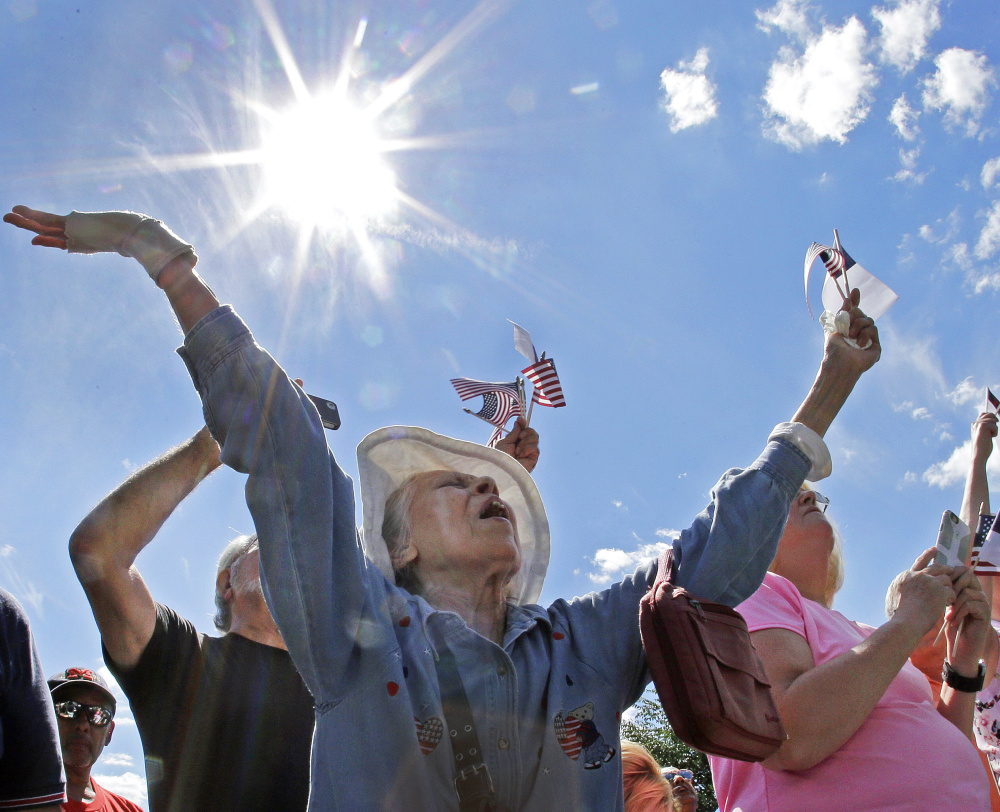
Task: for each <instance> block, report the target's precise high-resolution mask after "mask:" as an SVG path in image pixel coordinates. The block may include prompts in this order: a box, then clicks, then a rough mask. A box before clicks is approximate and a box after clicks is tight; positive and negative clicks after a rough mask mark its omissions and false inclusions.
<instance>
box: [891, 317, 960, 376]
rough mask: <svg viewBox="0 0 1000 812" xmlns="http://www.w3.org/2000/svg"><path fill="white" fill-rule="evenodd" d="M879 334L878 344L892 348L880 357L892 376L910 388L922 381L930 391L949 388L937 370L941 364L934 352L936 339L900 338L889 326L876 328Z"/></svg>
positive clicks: (926, 336)
mask: <svg viewBox="0 0 1000 812" xmlns="http://www.w3.org/2000/svg"><path fill="white" fill-rule="evenodd" d="M879 332H880V333H881V334H882V344H883V345H884V346H886V347H892V352H891V353H889V354H888V355H886V356H885V357H884V358H883V362H884V363H886V364H888V368H889V370H892V371H893V373H894V374H898V375H902V376H905V377H904V378H902V379H901V380H903V379H905V380H906V381H907V382H908V386H909V387H910V388H912V387H913V385H915V384H916V383H917V382H918V381H919V380H922V381H923V382H924V383H925V384H926V386H928V387H929V388H930V389H931V391H933V392H945V391H947V390H948V388H949V384H948V382H947V381H946V380H945V377H944V373H943V372H942V371H941V361H940V359H939V358H938V354H937V352H936V350H935V343H936V339H935V338H934V337H933V336H928V335H926V334H923V335H904V334H903V333H900V332H899V330H898V329H894V328H893V326H892V325H891V324H889V323H887V324H886V325H885V329H884V330H883V329H882V328H879Z"/></svg>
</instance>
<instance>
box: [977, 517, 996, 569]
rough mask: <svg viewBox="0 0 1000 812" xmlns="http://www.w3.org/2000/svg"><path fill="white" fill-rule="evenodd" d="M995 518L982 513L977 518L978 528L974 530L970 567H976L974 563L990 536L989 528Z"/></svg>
mask: <svg viewBox="0 0 1000 812" xmlns="http://www.w3.org/2000/svg"><path fill="white" fill-rule="evenodd" d="M995 518H996V517H995V516H994V515H993V514H992V513H983V514H982V515H981V516H980V517H979V527H977V528H976V535H975V538H973V540H972V566H973V567H975V566H976V562H977V561H978V560H979V551H980V550H981V549H982V548H983V545H984V544H985V543H986V537H987V536H988V535H989V534H990V528H991V527H993V520H994V519H995Z"/></svg>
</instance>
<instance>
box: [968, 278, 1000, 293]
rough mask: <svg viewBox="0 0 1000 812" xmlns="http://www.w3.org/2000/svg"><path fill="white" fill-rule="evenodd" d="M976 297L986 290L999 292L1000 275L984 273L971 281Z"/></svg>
mask: <svg viewBox="0 0 1000 812" xmlns="http://www.w3.org/2000/svg"><path fill="white" fill-rule="evenodd" d="M971 282H972V292H973V293H975V294H976V295H978V294H980V293H983V292H984V291H987V290H1000V273H986V274H983V275H982V276H979V277H976V278H974V279H972V280H971Z"/></svg>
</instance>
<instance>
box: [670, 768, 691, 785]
mask: <svg viewBox="0 0 1000 812" xmlns="http://www.w3.org/2000/svg"><path fill="white" fill-rule="evenodd" d="M678 775H679V776H680V777H681V778H686V779H687V780H688V781H691V780H692V779H693V778H694V773H693V772H691V770H664V771H663V777H664V778H666V779H667V780H668V781H670V782H673V780H674V778H676V777H677V776H678Z"/></svg>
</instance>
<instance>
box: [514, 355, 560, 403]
mask: <svg viewBox="0 0 1000 812" xmlns="http://www.w3.org/2000/svg"><path fill="white" fill-rule="evenodd" d="M521 374H522V375H524V377H525V378H527V379H528V380H529V381H531V384H532V386H533V387H534V391H533V392H532V395H531V399H532V400H533V401H534V402H535V403H537V404H539V405H540V406H553V407H558V406H565V405H566V398H565V397H564V396H563V391H562V384H561V383H559V376H558V375H557V374H556V365H555V362H554V361H553V360H552V359H551V358H543V359H542V360H541V361H538V362H536V363H534V364H532V365H531V366H528V367H525V368H524V369H522V370H521Z"/></svg>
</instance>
